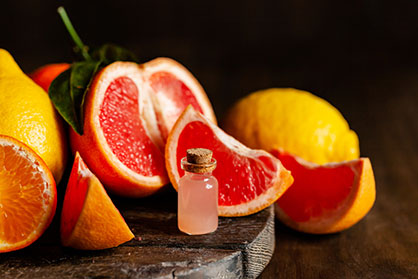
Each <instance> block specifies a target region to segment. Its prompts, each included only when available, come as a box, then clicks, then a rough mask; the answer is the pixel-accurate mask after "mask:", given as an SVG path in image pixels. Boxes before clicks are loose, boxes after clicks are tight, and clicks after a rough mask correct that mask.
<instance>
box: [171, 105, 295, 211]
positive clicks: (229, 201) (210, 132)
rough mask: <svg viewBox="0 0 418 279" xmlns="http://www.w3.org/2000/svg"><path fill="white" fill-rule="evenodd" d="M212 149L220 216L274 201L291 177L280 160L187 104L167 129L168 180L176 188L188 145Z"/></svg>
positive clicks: (261, 207) (260, 207) (262, 206)
mask: <svg viewBox="0 0 418 279" xmlns="http://www.w3.org/2000/svg"><path fill="white" fill-rule="evenodd" d="M199 147H201V148H207V149H210V150H212V151H213V157H214V158H215V159H216V160H217V162H218V166H217V168H216V169H215V170H214V172H213V175H214V176H215V177H216V178H217V180H218V183H219V195H218V196H219V198H218V204H219V207H218V210H219V215H220V216H244V215H249V214H252V213H255V212H258V211H260V210H262V209H264V208H266V207H268V206H269V205H271V204H272V203H273V202H274V201H276V200H277V199H278V198H279V197H280V196H281V195H282V194H283V193H284V192H285V191H286V190H287V188H288V187H289V186H290V185H291V184H292V181H293V178H292V176H291V175H290V172H289V171H287V170H286V169H285V168H284V167H283V166H282V164H281V163H280V161H279V160H278V159H276V158H275V157H274V156H272V155H271V154H269V153H267V152H265V151H263V150H253V149H249V148H247V147H246V146H244V145H242V144H241V143H240V142H238V141H237V140H235V139H234V138H232V137H231V136H229V135H227V134H226V133H225V132H223V131H222V130H221V129H220V128H219V127H217V126H216V125H215V124H213V123H212V122H211V121H210V120H208V119H207V118H206V117H205V116H203V115H202V114H201V113H199V112H197V111H196V110H194V109H193V108H192V107H191V106H188V107H187V108H186V110H185V111H184V112H183V114H182V115H181V116H180V117H179V119H178V120H177V122H176V124H175V125H174V127H173V129H172V130H171V132H170V134H169V137H168V140H167V145H166V153H165V159H166V166H167V171H168V174H169V177H170V181H171V183H172V184H173V186H174V188H175V189H177V188H178V181H179V179H180V177H181V176H182V175H183V174H184V171H183V170H182V169H181V167H180V160H181V158H182V157H184V156H186V150H187V149H189V148H199Z"/></svg>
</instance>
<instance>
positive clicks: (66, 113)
mask: <svg viewBox="0 0 418 279" xmlns="http://www.w3.org/2000/svg"><path fill="white" fill-rule="evenodd" d="M71 71H72V68H70V69H68V70H66V71H64V72H62V73H61V74H60V75H59V76H58V77H56V78H55V79H54V80H53V81H52V83H51V85H50V86H49V90H48V91H49V98H50V99H51V101H52V103H53V104H54V106H55V108H56V109H57V111H58V112H59V114H61V116H62V117H63V118H64V120H65V121H67V123H68V124H70V125H71V127H73V129H74V131H76V132H77V133H79V134H82V133H83V127H82V126H81V125H80V123H79V122H78V119H77V113H76V111H75V107H74V102H73V99H72V97H71V93H70V91H71V89H70V77H71Z"/></svg>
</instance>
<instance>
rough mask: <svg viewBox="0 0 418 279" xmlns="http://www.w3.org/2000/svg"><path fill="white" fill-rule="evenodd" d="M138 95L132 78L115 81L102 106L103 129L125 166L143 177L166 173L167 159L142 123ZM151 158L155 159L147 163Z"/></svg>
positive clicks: (112, 148) (113, 149)
mask: <svg viewBox="0 0 418 279" xmlns="http://www.w3.org/2000/svg"><path fill="white" fill-rule="evenodd" d="M138 95H139V94H138V88H137V87H136V85H135V83H134V82H133V81H132V80H131V79H130V78H128V77H119V78H116V79H115V80H114V81H112V82H111V83H110V85H109V87H108V88H107V90H106V92H105V95H104V98H103V102H102V104H101V107H100V112H99V121H100V126H101V129H102V131H103V134H104V136H105V138H106V141H107V144H108V145H109V147H110V149H111V150H112V152H113V154H115V155H116V157H117V158H118V159H119V160H120V161H121V162H122V163H123V164H124V165H125V166H127V167H128V168H130V169H131V170H133V171H134V172H136V173H139V174H142V175H144V176H154V175H165V172H164V158H163V157H162V155H161V152H160V151H159V149H158V148H157V146H156V145H154V143H153V142H152V141H151V139H150V138H149V136H148V135H147V132H146V131H145V129H144V126H143V124H142V123H141V118H140V114H139V104H138ZM149 158H153V161H152V162H151V163H146V162H147V161H148V160H149ZM148 162H149V161H148Z"/></svg>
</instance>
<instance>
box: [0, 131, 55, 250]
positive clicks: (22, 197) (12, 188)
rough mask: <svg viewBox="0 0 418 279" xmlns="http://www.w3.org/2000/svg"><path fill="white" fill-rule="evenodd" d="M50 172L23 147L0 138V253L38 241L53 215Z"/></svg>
mask: <svg viewBox="0 0 418 279" xmlns="http://www.w3.org/2000/svg"><path fill="white" fill-rule="evenodd" d="M56 205H57V192H56V187H55V181H54V178H53V176H52V173H51V171H50V170H49V169H48V167H47V166H46V164H45V163H44V161H43V160H42V159H41V158H40V157H39V156H38V155H37V154H36V153H35V152H34V151H33V150H32V149H31V148H30V147H28V146H26V145H25V144H24V143H22V142H20V141H18V140H16V139H14V138H12V137H8V136H4V135H0V253H2V252H9V251H14V250H18V249H21V248H24V247H26V246H28V245H30V244H31V243H33V242H34V241H35V240H37V239H38V238H39V237H40V236H41V235H42V234H43V232H44V231H45V230H46V228H47V227H48V226H49V224H50V223H51V221H52V218H53V217H54V214H55V209H56Z"/></svg>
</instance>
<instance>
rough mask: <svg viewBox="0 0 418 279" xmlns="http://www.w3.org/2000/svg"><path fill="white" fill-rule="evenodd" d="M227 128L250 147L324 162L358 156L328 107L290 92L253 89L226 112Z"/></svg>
mask: <svg viewBox="0 0 418 279" xmlns="http://www.w3.org/2000/svg"><path fill="white" fill-rule="evenodd" d="M225 130H226V131H227V132H228V133H229V134H231V135H232V136H234V137H236V138H237V139H238V140H240V141H241V142H243V143H244V144H245V145H248V146H249V147H251V148H260V149H265V150H267V151H271V150H273V149H278V148H281V149H284V150H285V151H287V152H289V153H292V154H294V155H296V156H299V157H302V158H303V159H305V160H308V161H311V162H315V163H317V164H324V163H328V162H340V161H344V160H351V159H356V158H358V157H359V153H360V151H359V141H358V137H357V135H356V133H355V132H354V131H352V130H350V128H349V126H348V123H347V121H346V120H345V119H344V117H343V116H342V115H341V113H340V112H339V111H338V110H337V109H336V108H335V107H333V106H332V105H331V104H330V103H328V102H327V101H325V100H324V99H321V98H319V97H317V96H315V95H313V94H311V93H309V92H306V91H302V90H297V89H293V88H272V89H267V90H262V91H257V92H254V93H252V94H250V95H249V96H247V97H245V98H243V99H241V100H240V101H238V102H237V103H236V104H235V105H234V106H233V107H232V109H231V110H230V111H229V113H228V115H227V118H226V121H225Z"/></svg>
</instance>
